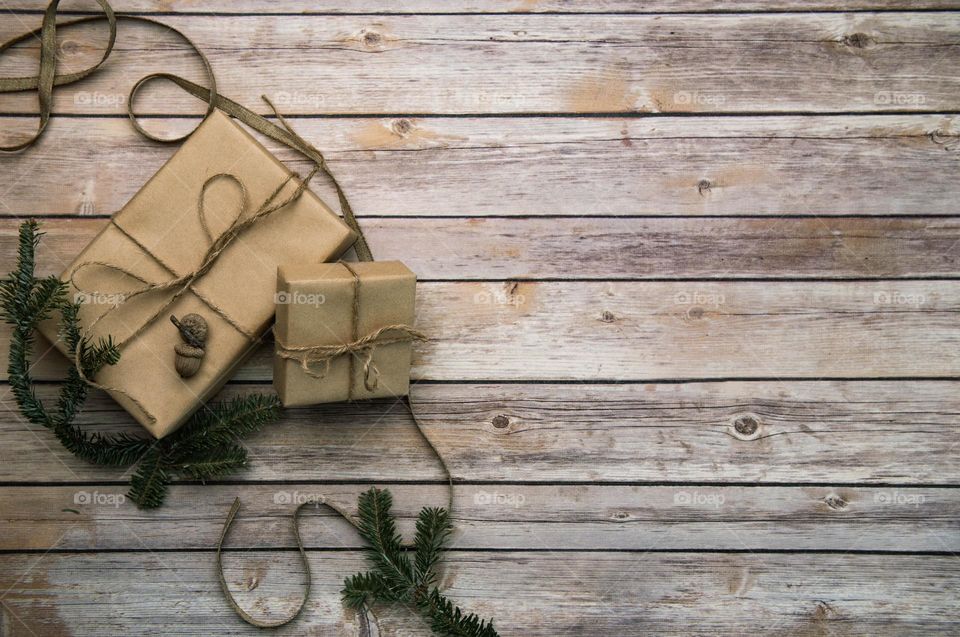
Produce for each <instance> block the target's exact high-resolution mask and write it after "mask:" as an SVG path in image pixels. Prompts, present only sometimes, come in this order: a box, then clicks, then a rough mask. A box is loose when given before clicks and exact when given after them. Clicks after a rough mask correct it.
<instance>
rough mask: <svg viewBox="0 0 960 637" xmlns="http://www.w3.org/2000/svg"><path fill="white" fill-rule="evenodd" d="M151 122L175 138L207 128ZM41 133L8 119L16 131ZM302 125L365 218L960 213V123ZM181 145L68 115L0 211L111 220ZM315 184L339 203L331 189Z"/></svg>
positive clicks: (5, 174) (24, 159)
mask: <svg viewBox="0 0 960 637" xmlns="http://www.w3.org/2000/svg"><path fill="white" fill-rule="evenodd" d="M957 94H958V95H960V91H958V93H957ZM61 101H63V100H58V104H59V103H60V102H61ZM146 125H147V126H148V127H149V128H150V129H151V130H152V131H154V132H155V133H158V134H163V135H166V134H167V133H172V132H173V131H174V130H177V131H179V132H181V133H182V132H186V131H187V130H188V129H189V126H190V125H193V122H192V121H190V120H176V119H159V120H151V121H149V122H148V123H147V124H146ZM32 126H34V122H33V120H31V119H28V118H10V117H3V118H0V130H3V131H15V130H19V131H25V130H26V129H27V128H29V127H32ZM294 126H295V127H296V128H297V130H298V131H300V132H301V133H302V134H303V135H304V136H305V137H306V138H308V139H310V140H311V141H312V142H314V143H316V144H317V145H318V146H320V147H321V148H323V150H324V151H325V153H326V154H327V156H328V157H329V160H330V165H331V167H332V168H333V170H334V172H335V173H336V174H337V176H338V178H339V179H340V180H341V181H342V183H343V185H344V187H345V188H346V190H347V192H348V193H349V195H350V198H351V201H352V203H353V206H354V208H355V209H356V210H357V211H358V213H359V214H360V215H361V216H368V215H404V216H422V215H429V216H451V215H462V216H479V215H552V216H556V215H576V216H580V215H784V214H787V215H818V216H829V215H851V214H856V215H861V214H869V215H898V214H910V215H915V214H916V215H931V214H933V215H954V214H957V213H958V212H960V210H958V208H957V205H956V202H957V201H958V200H960V184H958V183H957V180H956V179H954V178H953V175H955V174H956V173H957V170H958V168H960V153H958V152H956V151H957V149H958V148H960V142H958V141H957V136H958V134H960V122H958V119H957V117H956V116H953V115H920V116H918V115H913V116H910V115H895V116H893V115H889V116H857V117H854V116H845V117H760V118H742V117H734V118H730V117H726V118H723V117H712V118H703V119H700V118H689V117H679V118H676V117H674V118H663V119H660V118H654V119H622V118H574V119H567V118H559V119H553V118H526V119H525V118H505V119H496V120H491V119H459V118H412V119H411V118H396V119H335V120H326V119H319V120H318V119H300V120H296V121H295V122H294ZM4 136H5V137H10V136H9V135H8V134H7V133H6V132H5V133H4ZM268 147H269V148H270V149H271V150H274V151H275V152H277V155H278V156H279V157H280V158H281V159H282V160H284V161H286V162H287V163H288V165H290V166H291V168H293V169H295V170H298V171H300V172H301V173H304V172H306V171H307V170H309V167H308V165H307V164H306V163H305V162H304V161H300V160H297V159H296V156H295V155H294V154H293V153H292V152H290V151H284V150H281V149H278V148H277V145H276V144H272V143H271V144H268ZM172 152H173V149H172V148H171V147H170V146H164V145H161V144H156V143H152V142H147V141H145V140H143V139H142V138H140V137H139V136H138V135H136V134H135V133H134V132H133V131H132V130H131V128H130V126H129V122H127V121H125V120H121V119H85V118H70V117H60V118H56V119H55V120H54V121H53V123H52V124H51V126H50V130H49V132H48V134H47V135H46V136H45V137H44V138H43V139H42V140H41V142H40V143H39V144H38V145H37V147H35V148H32V149H31V150H30V151H29V152H26V153H23V154H20V155H18V156H13V157H4V158H3V162H4V164H3V165H4V169H3V171H0V214H2V215H27V214H30V215H37V214H41V215H42V214H81V215H109V214H112V213H113V212H114V211H116V210H119V209H120V208H121V207H122V206H123V205H124V204H125V203H126V202H127V201H128V200H129V199H130V197H132V196H133V195H134V194H135V193H136V192H137V190H139V188H140V187H141V186H142V185H143V184H144V183H145V182H146V181H147V180H148V179H149V178H150V177H151V176H152V175H153V173H154V172H156V171H157V169H159V168H160V166H162V165H163V162H164V161H166V159H167V158H168V157H169V156H170V155H171V153H172ZM917 184H923V186H924V187H922V188H919V187H917ZM313 187H314V189H315V190H316V191H317V193H318V194H320V195H321V196H322V197H323V198H325V199H326V200H327V201H328V202H331V203H335V202H336V196H335V195H334V193H333V192H332V189H330V188H329V187H327V185H326V184H324V183H323V181H322V180H319V179H318V180H316V181H315V182H314V184H313ZM453 249H454V248H451V250H453Z"/></svg>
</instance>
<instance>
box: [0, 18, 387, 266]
mask: <svg viewBox="0 0 960 637" xmlns="http://www.w3.org/2000/svg"><path fill="white" fill-rule="evenodd" d="M59 4H60V0H51V2H50V4H49V5H47V9H46V11H45V12H44V14H43V22H42V23H41V26H40V28H38V29H33V30H31V31H27V32H25V33H21V34H20V35H18V36H15V37H13V38H11V39H10V40H7V41H6V42H4V43H3V44H0V54H2V53H4V52H5V51H7V50H8V49H10V48H11V47H13V46H14V45H16V44H19V43H21V42H23V41H25V40H28V39H30V38H39V39H40V72H39V74H38V75H29V76H24V77H7V78H0V93H20V92H23V91H36V92H37V97H38V99H39V103H40V112H39V117H40V121H39V124H38V126H37V130H36V132H35V133H34V134H33V135H32V136H31V137H29V138H27V139H26V140H24V141H22V142H18V143H14V144H12V145H10V146H0V152H18V151H21V150H24V149H26V148H29V147H30V146H32V145H33V144H34V143H36V142H37V140H39V139H40V137H41V136H42V135H43V133H44V131H45V130H46V128H47V124H48V123H49V122H50V113H51V110H52V109H53V89H54V87H55V86H64V85H66V84H72V83H74V82H77V81H80V80H82V79H83V78H85V77H87V76H88V75H91V74H92V73H94V72H95V71H96V70H97V69H99V68H100V67H101V66H103V65H104V64H105V63H106V61H107V59H108V58H109V57H110V53H112V52H113V46H114V44H115V43H116V40H117V21H118V20H125V21H128V22H140V23H147V24H153V25H156V26H160V27H163V28H164V29H166V30H168V31H170V32H172V33H175V34H176V35H178V36H179V37H180V38H182V39H183V41H184V42H186V43H187V44H188V45H189V46H190V48H192V49H193V50H194V52H195V53H196V54H197V56H198V57H199V58H200V61H201V62H202V63H203V68H204V72H205V74H206V76H207V83H208V84H209V88H208V87H204V86H200V85H199V84H196V83H194V82H191V81H190V80H187V79H185V78H182V77H180V76H179V75H174V74H172V73H151V74H149V75H145V76H144V77H142V78H140V79H139V80H138V81H137V83H136V84H134V85H133V88H131V89H130V95H129V97H128V98H127V115H128V116H129V117H130V122H131V124H132V125H133V127H134V129H136V131H137V132H138V133H140V134H141V135H143V136H144V137H146V138H147V139H150V140H153V141H156V142H163V143H176V142H181V141H183V140H184V139H186V138H187V137H189V136H190V134H191V133H192V132H193V131H190V132H189V133H187V134H186V135H182V136H180V137H174V138H167V139H164V138H162V137H157V136H156V135H154V134H152V133H150V132H149V131H148V130H146V129H145V128H144V127H143V126H141V125H140V122H139V121H138V119H137V114H136V112H135V111H134V102H135V100H136V96H137V93H138V92H139V91H140V89H141V88H143V86H144V85H145V84H147V83H149V82H151V81H153V80H160V79H162V80H168V81H170V82H172V83H174V84H175V85H177V86H179V87H180V88H182V89H183V90H185V91H186V92H188V93H190V94H191V95H193V96H194V97H197V98H199V99H201V100H203V101H205V102H206V103H207V110H206V113H205V115H204V116H205V117H206V116H207V115H209V114H210V113H212V112H213V109H215V108H219V109H220V110H222V111H224V112H225V113H227V114H228V115H230V116H232V117H234V118H236V119H238V120H240V121H241V122H243V123H244V124H246V125H247V126H249V127H250V128H252V129H254V130H256V131H258V132H260V133H262V134H264V135H266V136H267V137H269V138H271V139H273V140H274V141H277V142H280V143H281V144H284V145H285V146H288V147H290V148H292V149H293V150H296V151H298V152H299V153H301V154H302V155H304V156H306V157H307V158H309V159H310V160H312V161H313V162H314V163H315V164H316V165H317V166H318V167H319V168H320V170H321V171H322V172H323V173H324V174H325V175H326V176H327V177H328V178H329V179H330V181H331V183H332V184H333V187H334V188H335V189H336V192H337V199H338V200H339V201H340V208H341V211H342V212H343V218H344V221H346V223H347V225H348V226H350V229H351V230H353V231H354V232H355V233H356V234H357V240H356V242H355V243H354V246H353V247H354V249H355V250H356V252H357V258H358V259H359V260H360V261H373V254H372V253H371V252H370V247H369V245H368V244H367V239H366V237H365V236H364V234H363V230H362V229H361V228H360V224H359V223H357V219H356V216H355V215H354V213H353V207H352V206H351V205H350V202H349V200H348V199H347V196H346V194H345V193H344V191H343V188H341V187H340V182H338V181H337V179H336V177H334V176H333V173H332V172H331V171H330V168H329V167H328V166H327V161H326V159H324V157H323V154H322V153H321V152H320V151H319V150H318V149H317V148H316V147H314V146H313V145H312V144H310V143H309V142H308V141H306V140H305V139H303V138H302V137H301V136H300V135H298V134H297V133H295V132H294V131H293V129H292V128H290V126H289V125H288V124H287V123H286V121H285V120H284V118H283V116H282V115H280V113H279V112H278V111H277V109H276V107H275V106H274V105H273V104H272V103H271V102H270V100H268V99H267V98H266V96H263V99H264V101H266V102H267V104H269V106H270V108H271V110H272V111H273V114H274V115H275V116H276V117H277V119H278V120H279V121H280V122H281V123H282V124H283V125H284V127H281V126H277V125H276V124H274V123H273V122H271V121H270V120H268V119H266V118H265V117H263V116H262V115H259V114H257V113H254V112H253V111H251V110H250V109H248V108H247V107H246V106H243V105H241V104H238V103H237V102H235V101H233V100H231V99H229V98H227V97H224V96H223V95H220V94H219V93H218V92H217V79H216V76H215V75H214V72H213V67H212V66H211V65H210V61H209V60H208V59H207V56H205V55H204V54H203V52H202V51H201V50H200V49H199V48H198V47H197V45H196V44H194V43H193V41H192V40H191V39H190V38H188V37H187V36H186V35H184V34H183V32H181V31H179V30H178V29H175V28H173V27H171V26H169V25H167V24H164V23H163V22H158V21H157V20H152V19H150V18H145V17H143V16H133V15H117V14H115V13H114V11H113V9H112V8H111V7H110V3H109V2H107V0H97V4H99V5H100V8H101V9H103V15H94V16H84V17H81V18H77V19H74V20H67V21H65V22H61V23H59V25H58V24H57V7H58V5H59ZM102 21H106V22H107V25H108V26H109V28H110V37H109V38H108V40H107V46H106V48H105V49H104V51H103V55H102V56H101V57H100V60H99V61H98V62H97V63H96V64H94V65H93V66H90V67H88V68H86V69H83V70H80V71H75V72H73V73H61V74H57V56H56V52H57V28H58V27H61V28H62V27H69V26H73V25H77V24H83V23H88V22H102Z"/></svg>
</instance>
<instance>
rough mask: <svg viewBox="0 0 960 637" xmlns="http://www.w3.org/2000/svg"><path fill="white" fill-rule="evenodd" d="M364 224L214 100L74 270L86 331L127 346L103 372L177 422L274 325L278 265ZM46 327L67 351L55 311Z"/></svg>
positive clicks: (148, 420)
mask: <svg viewBox="0 0 960 637" xmlns="http://www.w3.org/2000/svg"><path fill="white" fill-rule="evenodd" d="M355 238H356V235H355V233H354V232H353V231H352V230H351V229H350V228H349V227H348V226H347V225H346V224H345V223H344V222H343V221H342V220H341V219H340V218H339V217H338V216H337V215H336V214H335V213H334V212H333V211H331V210H330V209H329V208H328V207H327V206H326V205H325V204H324V203H323V202H322V201H320V199H318V198H317V197H316V196H315V195H314V194H313V193H312V192H311V191H310V190H308V189H306V188H305V184H304V183H303V182H301V181H300V180H299V179H298V178H297V177H296V176H294V175H293V174H292V173H291V172H290V171H289V170H288V169H287V168H286V167H285V166H284V165H283V164H282V163H280V162H279V161H278V160H277V159H276V158H275V157H273V155H271V154H270V153H269V152H268V151H267V150H266V149H265V148H264V147H263V146H262V145H261V144H260V143H259V142H258V141H257V140H255V139H254V138H253V137H252V136H251V135H250V134H249V133H247V132H246V131H245V130H244V129H242V128H241V127H240V126H239V125H238V124H237V123H236V122H235V121H234V120H232V119H231V118H230V117H228V116H227V115H225V114H224V113H221V112H219V111H213V113H211V115H210V116H208V117H207V119H206V120H205V121H204V122H203V124H201V125H200V127H199V128H198V129H197V130H196V132H195V133H194V134H192V135H191V136H190V137H189V139H188V140H187V141H186V142H185V143H184V144H183V145H182V146H181V147H180V149H179V150H178V151H177V152H176V153H175V154H174V155H173V157H172V158H171V159H170V160H169V161H168V162H167V163H166V164H165V165H164V166H163V167H162V168H161V169H160V170H159V172H157V173H156V174H155V175H154V176H153V177H152V178H151V179H150V181H149V182H147V184H146V185H145V186H144V187H143V188H142V189H141V190H140V191H139V192H138V193H137V194H136V195H135V196H134V197H133V198H132V199H131V200H130V202H129V203H128V204H127V205H126V206H124V208H123V209H122V210H120V211H119V212H118V213H117V214H115V215H114V216H113V218H112V219H111V220H110V223H109V224H108V225H107V226H106V227H105V228H104V229H103V231H102V232H101V233H100V234H99V235H97V237H96V238H95V239H94V240H93V241H92V242H91V243H90V245H89V246H87V248H86V249H84V250H83V252H82V253H81V254H80V256H79V257H77V259H76V260H75V261H74V262H73V264H71V265H70V266H69V267H68V268H67V270H66V272H65V273H64V274H63V279H64V280H65V281H69V282H70V286H71V288H70V289H71V293H72V294H73V295H75V296H76V297H77V298H79V299H81V300H82V301H83V303H82V306H81V310H80V323H81V327H82V328H83V330H84V333H85V334H86V335H88V336H91V337H94V338H96V337H106V336H108V335H109V336H110V337H112V338H113V339H114V341H115V342H117V343H118V344H119V345H120V347H121V351H122V356H121V358H120V361H119V363H117V364H116V365H114V366H107V367H104V368H103V369H102V370H101V371H100V372H99V373H98V374H97V377H96V379H95V382H96V383H97V385H98V386H100V387H103V388H105V389H107V390H108V391H109V392H110V394H111V395H112V396H113V397H114V398H115V399H116V400H117V401H118V402H119V403H120V404H121V405H122V406H123V407H124V408H125V409H127V410H128V411H129V412H130V413H131V414H133V416H134V417H135V418H137V420H138V421H139V422H140V423H142V424H143V426H144V427H146V428H147V429H148V430H149V431H150V432H151V433H152V434H153V435H154V436H156V437H158V438H160V437H163V436H165V435H167V434H169V433H170V432H172V431H174V430H175V429H176V428H177V427H179V426H180V425H181V424H182V423H183V422H184V421H185V420H186V419H187V418H188V417H189V416H190V415H191V414H192V413H193V412H194V411H195V410H196V409H197V408H199V407H200V406H201V405H202V404H203V403H204V401H206V400H208V399H209V398H211V397H212V396H213V394H214V393H216V392H217V391H218V390H219V389H220V388H221V387H222V386H223V384H224V383H225V382H226V381H227V380H228V379H229V378H230V376H231V375H232V374H233V372H234V371H235V370H236V368H237V367H238V366H239V365H240V364H241V363H242V362H243V360H244V359H245V357H246V355H247V354H248V353H250V352H251V351H252V349H253V347H254V346H255V345H256V344H257V343H258V341H259V339H260V337H261V336H262V335H263V333H264V332H265V331H266V330H267V329H269V327H270V324H271V321H272V319H273V315H274V307H275V305H274V290H275V285H276V273H277V268H278V267H279V266H280V265H281V264H282V263H316V262H318V261H325V260H331V259H336V258H338V257H339V256H340V255H341V254H342V253H343V252H344V251H345V250H346V249H347V248H349V247H350V245H351V244H352V243H353V242H354V240H355ZM197 317H199V319H200V320H199V321H198V320H197ZM41 332H43V334H44V335H45V336H46V337H47V338H49V339H50V340H51V341H53V342H54V343H55V344H57V346H58V347H59V348H60V349H61V350H62V351H64V353H66V352H67V348H66V345H65V344H64V343H63V341H62V340H61V339H60V338H58V334H57V324H56V322H55V321H48V322H46V323H44V324H42V325H41ZM198 336H202V338H199V339H198V338H197V337H198ZM384 366H385V367H387V365H386V363H385V362H384ZM191 371H192V373H184V372H191Z"/></svg>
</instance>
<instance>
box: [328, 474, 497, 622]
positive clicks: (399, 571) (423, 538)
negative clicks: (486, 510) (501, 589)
mask: <svg viewBox="0 0 960 637" xmlns="http://www.w3.org/2000/svg"><path fill="white" fill-rule="evenodd" d="M392 504H393V499H392V497H391V496H390V492H389V491H388V490H386V489H376V488H372V489H370V490H369V491H367V492H365V493H363V494H361V495H360V499H359V510H360V524H359V525H358V528H359V531H360V535H361V536H362V537H363V539H364V540H366V541H367V544H368V545H369V546H367V547H366V548H365V551H366V554H367V559H368V560H369V562H370V564H371V565H372V566H373V570H372V571H368V572H366V573H357V574H356V575H353V576H352V577H348V578H347V579H346V580H344V583H343V590H342V591H341V595H342V596H343V601H344V603H345V604H346V605H347V606H349V607H351V608H354V609H357V610H360V609H362V608H363V607H364V606H367V605H371V604H374V603H377V602H401V603H404V604H407V605H409V606H411V607H413V608H415V609H416V610H417V612H419V613H420V614H421V615H422V616H423V617H425V618H426V619H427V620H429V621H430V627H431V628H432V629H433V631H434V632H435V633H436V634H438V635H450V636H453V637H499V634H498V633H497V631H496V630H494V628H493V621H492V620H482V619H480V617H478V616H477V615H475V614H473V613H464V612H463V611H461V610H460V609H459V608H457V606H456V605H454V604H453V602H451V601H450V600H449V599H447V598H446V597H444V596H443V594H442V593H441V592H440V589H439V588H438V587H437V586H435V582H436V573H435V567H436V565H437V563H438V562H439V561H440V556H441V553H442V552H443V550H444V547H445V546H446V543H447V540H448V539H449V538H450V533H451V531H452V530H453V527H452V526H451V524H450V515H449V512H448V511H447V510H446V509H442V508H441V509H431V508H424V509H422V510H421V511H420V515H419V517H418V518H417V533H416V537H415V539H414V541H413V545H414V548H415V549H416V552H415V557H414V560H413V562H412V563H411V561H410V557H409V555H408V554H407V551H406V550H405V549H404V548H403V545H402V539H401V537H400V534H399V533H397V528H396V523H395V521H394V519H393V516H392V515H391V513H390V507H391V506H392Z"/></svg>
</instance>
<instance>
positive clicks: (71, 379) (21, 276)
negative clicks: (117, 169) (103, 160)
mask: <svg viewBox="0 0 960 637" xmlns="http://www.w3.org/2000/svg"><path fill="white" fill-rule="evenodd" d="M41 236H42V233H41V232H40V227H39V224H38V223H37V222H36V221H33V220H30V221H26V222H24V223H23V224H22V225H21V226H20V237H19V245H18V254H17V268H16V270H14V271H13V272H11V273H10V275H9V276H8V278H7V279H6V280H5V281H2V282H0V316H2V318H3V320H4V321H5V322H6V323H7V324H8V325H10V327H11V329H12V334H11V339H10V359H9V365H8V367H7V374H8V377H9V381H10V386H11V389H12V391H13V395H14V398H15V399H16V401H17V405H18V406H19V408H20V412H21V413H22V414H23V416H24V418H26V419H27V420H28V421H30V422H31V423H34V424H36V425H41V426H43V427H46V428H47V429H50V430H51V431H52V432H53V434H54V435H55V436H56V437H57V439H58V440H59V441H60V442H61V444H63V446H64V447H65V448H66V449H67V450H69V451H70V452H71V453H73V454H74V455H76V456H77V457H79V458H82V459H84V460H86V461H88V462H92V463H94V464H99V465H106V466H111V467H129V466H132V465H137V468H136V471H135V472H134V474H133V476H132V478H131V480H130V491H129V493H128V495H129V497H130V499H132V500H133V501H134V502H136V503H137V505H138V506H140V507H141V508H155V507H158V506H160V505H161V504H163V500H164V497H165V495H166V492H167V486H168V485H169V484H170V481H171V480H172V479H173V477H174V476H175V475H180V476H182V477H184V478H187V479H193V480H207V479H214V478H219V477H222V476H224V475H226V474H228V473H230V472H232V471H235V470H237V469H240V468H242V467H244V466H245V465H246V464H247V452H246V449H245V448H244V447H243V445H241V444H240V442H239V441H240V439H241V438H243V437H245V436H247V435H249V434H251V433H253V432H255V431H257V430H258V429H260V428H261V427H262V426H264V425H266V424H268V423H270V422H273V421H275V420H276V419H277V417H278V416H279V414H280V403H279V401H278V400H277V398H276V397H275V396H269V395H263V394H251V395H246V396H242V397H239V398H236V399H234V400H232V401H227V402H222V403H218V404H213V405H205V406H204V407H203V408H201V409H200V411H198V412H197V413H196V414H194V416H193V417H192V418H191V419H190V420H189V421H188V422H187V423H186V424H185V425H184V426H183V427H182V428H180V429H179V430H177V431H176V432H174V433H173V434H171V435H169V436H167V437H165V438H163V439H161V440H155V439H153V438H150V437H147V436H134V435H130V434H127V433H117V434H103V433H100V432H88V431H85V430H83V429H82V428H81V427H80V426H79V425H78V424H76V423H75V422H74V420H75V418H76V416H77V414H78V413H79V410H80V408H81V407H82V405H83V403H84V401H85V400H86V398H87V393H88V391H89V386H88V385H87V384H86V382H84V380H83V378H82V377H81V375H80V373H79V372H78V371H77V369H76V368H75V367H74V366H71V367H70V369H69V371H68V372H67V378H66V380H65V381H64V382H63V384H62V385H61V388H60V394H59V396H58V398H57V401H56V406H55V407H54V408H51V409H48V408H47V407H46V406H45V405H44V404H43V402H42V401H41V400H40V398H39V397H38V396H37V394H36V391H35V390H34V383H33V379H32V377H31V375H30V353H31V351H32V348H33V344H34V333H35V329H36V327H37V325H38V324H39V323H40V322H41V321H46V320H50V319H53V318H55V315H56V314H59V315H60V333H61V338H63V340H64V342H65V343H66V344H67V348H68V350H69V353H70V356H72V357H74V359H75V360H79V361H80V365H81V367H82V368H83V372H84V374H85V375H86V376H87V377H88V378H93V377H94V376H95V375H96V373H97V372H98V371H100V369H102V368H103V367H104V366H105V365H115V364H116V363H117V361H119V360H120V350H119V348H118V347H117V346H116V345H115V344H114V342H113V341H112V339H110V338H106V339H98V340H96V341H91V340H90V339H88V338H85V337H84V336H83V335H82V332H81V329H80V323H79V320H78V314H79V311H80V304H79V303H78V302H74V301H71V300H70V299H68V298H67V285H66V284H65V283H64V282H62V281H60V280H59V279H58V278H56V277H46V278H42V279H38V278H36V276H35V274H34V273H35V258H36V249H37V246H38V245H39V242H40V238H41Z"/></svg>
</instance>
